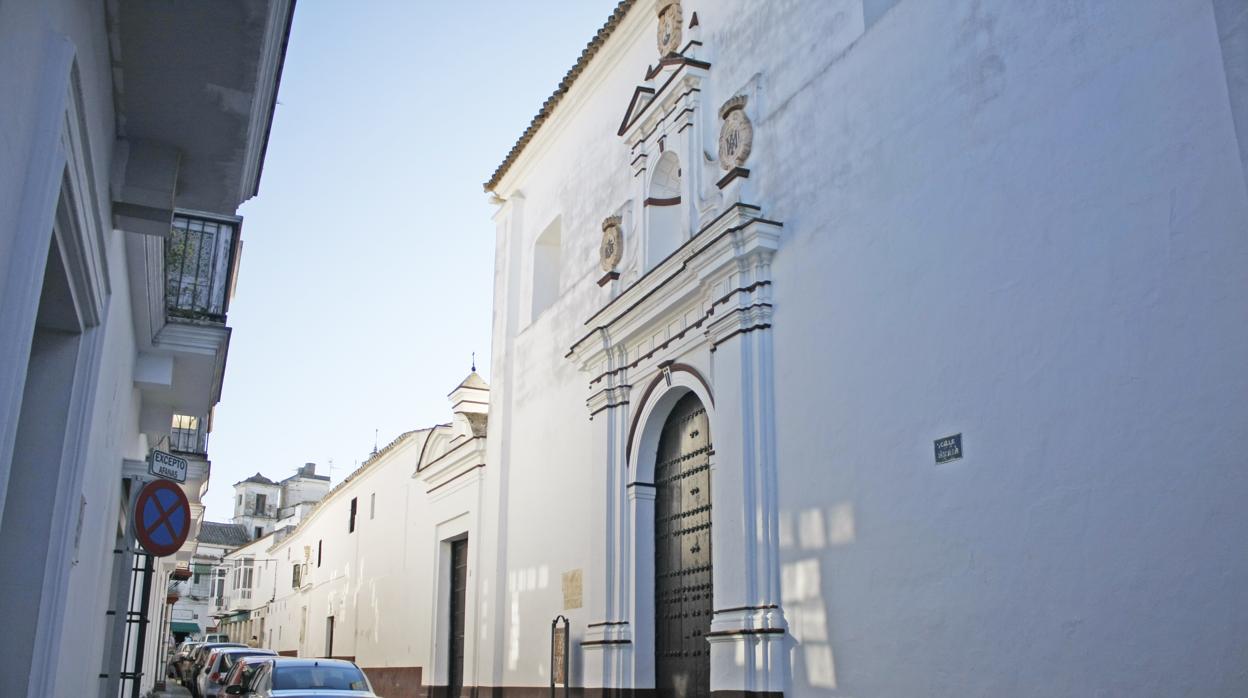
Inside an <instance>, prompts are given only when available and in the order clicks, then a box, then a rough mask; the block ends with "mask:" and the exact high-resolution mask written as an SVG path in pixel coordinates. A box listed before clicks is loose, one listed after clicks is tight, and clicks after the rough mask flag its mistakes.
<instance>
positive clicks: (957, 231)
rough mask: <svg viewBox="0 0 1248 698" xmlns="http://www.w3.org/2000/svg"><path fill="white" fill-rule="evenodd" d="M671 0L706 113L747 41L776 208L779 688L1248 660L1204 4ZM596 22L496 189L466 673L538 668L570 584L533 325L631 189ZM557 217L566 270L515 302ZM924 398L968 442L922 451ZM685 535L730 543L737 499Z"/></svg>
mask: <svg viewBox="0 0 1248 698" xmlns="http://www.w3.org/2000/svg"><path fill="white" fill-rule="evenodd" d="M643 4H644V3H643ZM682 5H683V7H684V12H685V17H686V18H688V17H689V15H690V13H691V12H694V11H696V12H697V13H698V16H699V20H700V23H701V40H702V41H703V42H704V44H705V51H704V52H702V53H701V54H700V57H704V58H705V59H706V60H708V61H709V62H710V63H711V64H712V67H711V68H710V70H709V76H710V77H709V86H708V87H707V89H706V91H705V92H704V94H703V95H702V98H703V100H704V105H707V106H705V107H704V111H703V114H702V115H701V117H700V118H702V119H705V121H704V122H703V123H704V124H705V126H706V128H707V132H708V133H711V134H714V133H716V131H717V129H718V123H717V120H716V118H717V117H716V115H715V114H714V110H715V109H716V108H717V107H718V105H719V104H720V103H722V102H723V100H724V99H726V98H727V97H728V96H731V95H732V94H734V93H735V92H736V91H738V90H741V89H743V88H744V87H745V86H747V84H748V83H750V81H751V79H752V78H754V76H756V75H757V76H758V77H757V84H758V85H759V86H760V87H759V90H758V92H757V93H755V97H754V98H753V99H755V101H754V102H753V103H752V109H753V111H752V114H753V118H754V134H755V140H754V145H753V152H752V155H751V156H750V160H749V162H748V164H747V166H748V167H749V168H750V170H751V175H750V179H749V185H750V187H751V189H752V194H751V197H750V201H749V202H750V203H754V204H757V205H759V206H761V207H762V209H763V215H765V216H766V217H768V218H771V219H774V220H778V221H780V222H782V223H783V224H784V232H783V236H782V240H781V243H780V247H779V249H778V251H777V253H776V255H775V257H774V260H773V262H772V278H773V280H774V286H773V298H774V300H773V302H774V324H773V327H772V329H771V336H772V346H773V347H774V355H773V356H772V360H771V361H772V368H773V369H774V375H775V394H774V402H775V413H774V421H775V425H776V432H775V437H776V442H775V457H776V463H777V467H776V471H777V476H778V480H777V485H778V499H779V501H778V505H779V525H780V529H779V531H780V533H779V545H780V548H781V578H782V591H783V608H784V611H785V614H786V618H787V620H788V623H789V624H790V628H791V634H792V637H793V639H794V640H795V644H794V646H793V648H792V650H791V652H790V655H789V658H790V667H791V690H792V692H793V693H795V694H797V695H816V694H828V693H832V694H835V695H966V694H972V695H980V694H982V695H1073V694H1081V693H1088V692H1094V693H1095V692H1104V693H1106V694H1118V693H1137V694H1140V693H1147V694H1188V695H1227V696H1229V695H1237V694H1239V693H1242V692H1244V691H1245V690H1248V685H1246V684H1245V683H1244V678H1243V675H1242V673H1240V672H1238V671H1237V670H1234V669H1232V668H1231V667H1234V666H1238V665H1240V664H1242V659H1243V657H1244V654H1245V652H1246V651H1248V640H1245V638H1244V636H1243V634H1242V632H1239V629H1238V628H1237V626H1236V625H1235V623H1234V621H1233V614H1228V609H1233V608H1239V607H1242V606H1244V604H1245V602H1248V598H1245V592H1244V591H1243V590H1244V589H1245V581H1248V564H1245V563H1244V562H1243V556H1242V555H1241V554H1239V552H1238V548H1237V546H1236V541H1235V539H1234V536H1233V535H1227V534H1228V533H1229V532H1231V531H1236V530H1240V529H1242V528H1244V527H1245V525H1248V515H1246V514H1244V510H1243V507H1241V506H1238V504H1237V503H1238V502H1239V501H1241V500H1243V499H1244V496H1245V495H1246V494H1248V476H1245V474H1244V473H1243V472H1242V469H1240V468H1237V467H1236V466H1237V465H1238V464H1239V463H1240V462H1241V461H1242V458H1241V457H1239V456H1238V455H1237V454H1238V451H1239V448H1238V441H1239V439H1238V435H1239V434H1241V433H1242V431H1243V426H1244V424H1246V423H1248V403H1246V401H1245V400H1244V395H1245V394H1248V392H1246V390H1245V388H1248V371H1246V370H1245V368H1244V363H1243V360H1242V357H1243V356H1244V355H1246V354H1248V326H1245V324H1244V323H1243V322H1242V319H1243V310H1244V308H1245V307H1248V276H1246V275H1244V274H1243V273H1242V270H1241V269H1240V267H1241V266H1242V261H1243V260H1244V259H1245V256H1246V253H1248V238H1245V236H1244V235H1243V231H1244V230H1245V228H1246V226H1248V200H1246V197H1245V191H1246V189H1245V181H1244V170H1243V167H1242V162H1241V161H1240V159H1239V157H1238V153H1239V148H1238V146H1237V143H1238V141H1237V137H1236V132H1235V130H1234V118H1233V117H1234V114H1233V113H1232V103H1231V101H1230V100H1228V96H1227V78H1226V74H1225V68H1224V65H1223V54H1222V49H1221V48H1220V44H1219V31H1218V26H1217V24H1216V22H1215V17H1214V14H1213V5H1212V3H1210V2H1208V1H1207V0H1185V1H1182V2H1144V3H1130V4H1112V3H1111V4H1108V5H1106V4H1099V5H1061V6H1060V7H1059V6H1055V5H1052V4H1048V3H1039V4H1035V5H1021V4H1011V5H1009V6H1008V7H1006V6H990V5H985V4H981V3H974V2H969V1H962V0H943V1H940V2H913V1H911V2H899V3H896V4H895V5H893V6H892V7H885V6H882V5H881V4H880V3H873V4H872V6H871V7H869V8H867V9H868V10H870V11H869V12H867V13H866V14H865V15H864V8H863V4H862V3H860V2H853V1H850V0H845V1H843V2H826V3H789V4H783V5H781V4H774V3H766V4H764V3H751V2H745V1H739V2H730V1H725V2H716V3H690V2H686V3H682ZM637 11H647V10H646V9H645V8H642V9H641V10H634V12H637ZM867 15H869V16H867ZM869 22H870V26H869V28H868V26H867V25H868V23H869ZM629 26H630V25H629V24H628V22H627V21H626V22H625V23H624V24H623V25H622V26H621V28H620V29H617V34H616V35H615V36H613V37H612V39H611V40H610V41H609V42H608V45H607V47H606V48H604V49H603V51H602V53H601V54H600V55H601V56H602V59H601V60H599V59H595V60H596V61H598V62H600V63H604V62H605V63H610V64H611V65H610V69H609V70H596V69H594V68H593V64H591V68H590V69H589V70H588V71H587V72H586V73H585V74H584V75H583V76H582V77H581V78H580V79H579V80H578V82H577V83H576V84H575V85H574V86H573V88H572V90H571V91H570V92H569V94H568V95H567V96H566V97H564V99H563V101H562V103H561V104H560V106H559V107H558V108H557V109H556V112H555V114H554V116H553V117H552V118H551V120H550V121H549V122H548V124H547V125H546V126H544V127H543V129H544V131H545V132H547V133H546V135H542V134H541V133H539V136H538V137H537V138H536V139H535V140H534V141H533V142H532V143H531V144H530V145H529V146H528V149H527V150H526V154H525V155H524V156H523V157H522V159H521V160H520V161H518V163H517V164H516V165H515V166H514V167H513V172H512V173H511V174H509V175H508V176H507V178H505V179H504V181H503V185H502V186H501V187H500V188H499V189H498V190H497V192H498V194H499V195H500V196H501V197H502V198H504V199H506V200H507V201H506V203H504V204H503V205H502V207H501V209H500V212H499V214H498V216H497V217H496V220H497V221H498V225H499V244H498V250H497V260H496V298H495V301H496V302H495V317H494V327H495V346H494V353H493V356H494V364H493V366H492V371H491V376H492V378H493V381H494V383H493V392H492V404H491V413H492V414H493V415H494V418H493V420H492V422H491V442H492V447H493V448H496V449H497V452H496V453H497V456H496V457H494V458H493V459H492V460H491V463H499V464H503V466H504V468H505V470H503V469H500V470H495V471H491V472H490V474H489V475H488V477H489V478H491V480H490V482H491V483H493V487H495V488H496V489H497V490H499V491H501V492H502V497H503V500H504V501H503V503H502V504H501V506H500V507H499V511H500V512H502V514H501V516H502V517H503V521H502V522H501V525H500V530H502V531H503V532H504V533H505V543H506V548H505V551H504V552H503V554H502V556H501V559H504V560H505V570H502V571H501V573H500V580H503V579H506V580H513V579H516V580H520V579H523V580H525V581H524V582H523V583H522V584H520V585H519V586H518V587H517V588H516V589H514V590H511V588H510V587H509V593H507V594H506V595H504V601H505V603H506V604H507V607H506V610H505V611H504V612H503V614H502V618H503V622H502V624H501V627H499V626H494V631H495V632H496V633H498V634H497V635H496V636H495V638H496V640H495V643H496V650H495V651H496V652H497V653H498V656H497V657H496V662H497V663H496V671H497V675H496V678H495V679H494V681H495V683H496V684H498V685H530V686H541V685H544V684H545V682H546V676H545V673H544V672H545V665H546V656H545V653H546V647H547V638H548V633H549V620H550V618H551V617H553V616H554V615H555V614H557V613H560V612H563V609H562V603H561V597H560V589H559V585H558V582H559V575H560V573H561V572H563V571H566V570H569V569H574V568H584V573H585V604H586V608H585V609H580V610H573V611H571V612H569V613H568V615H569V616H570V617H571V619H572V625H573V637H574V639H579V637H578V636H580V635H581V634H582V633H583V632H584V626H585V624H586V623H587V622H590V621H593V620H601V619H600V618H596V617H594V616H593V613H594V611H593V609H594V607H595V606H596V605H600V604H601V603H602V599H601V598H596V597H595V594H596V591H595V590H596V589H598V588H600V587H599V584H600V583H601V571H600V568H601V563H600V562H599V560H600V559H601V555H600V553H599V550H598V541H597V540H596V539H595V535H596V532H597V531H598V526H599V524H598V523H597V522H598V521H599V516H600V513H601V510H602V507H601V502H600V501H599V500H596V499H595V495H596V490H595V489H594V487H595V483H594V481H593V473H594V468H595V464H596V460H595V458H596V455H595V454H594V453H592V452H591V451H590V433H591V431H590V430H591V423H590V422H589V421H588V412H587V410H586V408H585V404H584V401H585V398H586V397H587V391H586V383H587V378H586V376H584V375H583V374H581V373H580V372H579V371H578V370H577V368H576V367H575V366H573V365H572V363H571V362H570V361H566V360H565V359H564V358H563V356H564V354H565V353H566V352H567V350H568V347H569V346H570V345H571V343H572V342H573V341H574V340H575V339H577V338H579V337H580V336H581V335H582V334H584V332H585V331H587V328H584V327H582V325H581V323H582V321H584V320H585V319H586V318H587V317H589V316H590V315H591V314H592V313H593V312H594V311H596V310H597V309H598V308H599V307H601V305H602V304H603V303H605V301H606V299H607V298H606V292H605V291H604V290H603V289H601V288H599V287H598V285H597V284H596V283H595V282H596V280H597V279H598V277H599V276H600V274H601V270H599V269H598V267H597V263H596V262H597V247H598V243H599V239H600V234H601V233H600V231H601V228H600V223H601V221H602V219H603V218H605V217H606V216H608V215H611V214H613V213H616V212H617V211H618V210H619V209H620V208H621V207H627V206H628V205H629V202H628V199H629V198H630V197H632V193H631V192H632V189H631V188H630V187H631V184H630V180H631V177H632V173H631V171H630V169H629V167H628V162H629V160H628V157H627V155H628V153H627V149H626V148H625V147H624V145H623V144H622V143H621V141H620V140H619V139H617V138H616V137H615V135H614V134H615V131H616V128H617V127H618V125H619V123H620V119H621V117H622V115H623V110H624V108H625V106H626V105H627V103H628V100H629V98H630V96H631V94H632V91H633V87H634V86H635V85H636V84H637V83H638V82H639V81H640V79H641V76H642V74H643V73H644V71H645V69H646V67H647V66H648V65H652V64H653V63H654V62H655V60H656V59H657V55H656V54H655V50H654V43H653V42H654V39H653V19H650V21H649V23H648V24H647V25H646V28H645V30H644V31H637V32H635V33H631V34H630V33H629V31H628V30H629ZM615 44H626V45H623V46H617V45H615ZM713 145H714V140H713V137H712V139H711V143H710V144H709V145H708V152H709V151H710V149H711V148H712V147H713ZM686 167H691V165H689V164H688V163H686ZM639 203H640V202H637V201H635V200H634V201H632V203H631V206H632V207H633V209H632V211H633V214H634V215H635V216H636V215H637V213H638V211H639V210H640V209H639ZM556 218H557V219H559V220H560V224H561V229H562V239H563V253H562V259H563V264H564V268H563V270H562V273H561V277H562V279H564V282H563V289H564V293H563V295H562V297H561V298H559V299H558V300H557V301H555V303H554V304H553V305H552V307H551V308H550V310H548V311H546V313H544V314H543V315H541V316H539V317H538V318H536V319H535V320H534V321H533V322H532V323H531V324H528V323H527V322H526V317H525V313H526V308H527V307H528V299H527V295H526V294H527V293H528V289H529V288H531V281H530V279H529V278H528V277H527V276H526V275H527V274H528V273H529V271H528V269H529V268H530V266H529V265H530V262H529V259H530V257H529V255H530V254H531V249H532V245H533V243H534V241H535V239H536V236H537V235H538V234H540V233H541V231H543V230H545V229H546V228H547V226H548V225H549V224H550V223H551V222H552V221H554V220H555V219H556ZM630 232H631V230H630V229H629V228H628V227H627V225H626V230H625V235H626V236H627V235H628V234H629V233H630ZM628 245H629V243H628V242H627V238H626V249H628ZM625 264H627V261H626V262H625ZM704 358H705V357H704ZM714 361H715V360H714V359H713V358H712V359H710V364H709V365H710V369H709V377H710V379H711V381H712V388H714V387H715V384H716V383H718V382H720V381H722V380H724V378H725V377H724V376H719V375H716V372H715V363H714ZM638 380H640V378H638V377H634V382H636V381H638ZM634 408H636V406H634ZM953 433H962V434H963V435H964V444H965V449H966V457H965V458H963V459H962V460H960V461H957V462H955V463H952V464H948V465H943V466H936V465H935V464H934V462H933V453H932V441H933V440H934V439H936V438H939V437H942V436H946V435H949V434H953ZM731 436H732V435H730V434H718V435H713V438H730V437H731ZM730 465H731V464H724V463H722V462H721V463H720V464H719V467H727V466H730ZM717 535H720V536H723V537H722V538H717V539H716V546H717V547H716V555H717V556H726V555H732V554H733V552H732V551H733V548H732V547H731V543H732V540H733V536H734V535H739V532H736V531H717ZM721 540H722V541H723V543H724V544H723V545H721V544H720V541H721ZM530 573H532V574H530ZM530 579H532V580H533V583H532V584H530V583H529V582H528V580H530ZM573 664H574V667H575V666H576V664H577V659H575V658H574V660H573ZM574 678H575V669H574Z"/></svg>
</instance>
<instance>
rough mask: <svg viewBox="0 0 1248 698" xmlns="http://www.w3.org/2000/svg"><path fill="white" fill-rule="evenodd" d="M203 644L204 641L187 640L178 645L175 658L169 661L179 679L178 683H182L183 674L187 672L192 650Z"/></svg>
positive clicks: (175, 676) (176, 677)
mask: <svg viewBox="0 0 1248 698" xmlns="http://www.w3.org/2000/svg"><path fill="white" fill-rule="evenodd" d="M202 644H204V643H202V642H197V641H193V640H187V641H185V642H183V643H182V644H181V645H178V651H177V652H175V653H174V655H173V659H171V660H170V661H169V664H170V666H171V667H172V669H173V678H175V679H177V680H178V683H182V676H183V675H184V674H185V672H186V665H187V664H189V663H190V661H191V651H192V650H194V649H195V648H196V647H199V646H200V645H202Z"/></svg>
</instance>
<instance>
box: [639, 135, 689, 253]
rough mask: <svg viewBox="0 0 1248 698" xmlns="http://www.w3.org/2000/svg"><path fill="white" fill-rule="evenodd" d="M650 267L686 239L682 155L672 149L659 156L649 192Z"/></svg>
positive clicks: (648, 241) (647, 192)
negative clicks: (682, 203) (682, 191)
mask: <svg viewBox="0 0 1248 698" xmlns="http://www.w3.org/2000/svg"><path fill="white" fill-rule="evenodd" d="M645 203H646V257H645V260H646V264H645V268H646V269H647V270H649V269H653V268H654V266H655V265H657V264H658V263H659V262H661V261H663V260H664V259H665V258H666V257H667V256H668V255H670V254H671V253H672V252H674V251H676V248H677V247H680V244H681V243H682V242H684V239H685V230H684V226H683V225H682V224H681V223H682V216H681V168H680V158H679V157H677V156H676V153H675V151H672V150H669V151H667V152H665V153H663V155H662V156H661V157H660V158H659V161H658V163H656V165H655V167H654V172H653V174H651V176H650V186H649V187H648V189H647V191H646V201H645Z"/></svg>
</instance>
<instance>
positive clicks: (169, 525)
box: [134, 480, 191, 557]
mask: <svg viewBox="0 0 1248 698" xmlns="http://www.w3.org/2000/svg"><path fill="white" fill-rule="evenodd" d="M190 531H191V503H190V502H189V501H187V499H186V493H184V492H183V491H182V488H181V487H178V485H176V484H175V483H173V482H170V481H169V480H154V481H152V482H149V483H147V484H146V485H144V487H143V489H142V490H140V491H139V498H138V500H137V501H136V502H135V505H134V535H135V537H136V538H138V539H139V543H140V544H142V545H143V548H144V550H146V551H147V552H149V553H151V554H152V555H155V556H156V557H167V556H169V555H172V554H174V553H176V552H178V549H179V548H181V547H182V544H183V543H185V542H186V536H187V534H188V533H190Z"/></svg>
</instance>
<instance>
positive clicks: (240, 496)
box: [235, 494, 243, 507]
mask: <svg viewBox="0 0 1248 698" xmlns="http://www.w3.org/2000/svg"><path fill="white" fill-rule="evenodd" d="M235 506H239V507H241V506H243V495H241V494H240V495H238V504H236V505H235Z"/></svg>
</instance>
